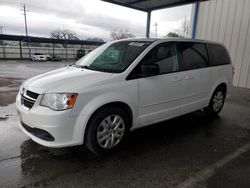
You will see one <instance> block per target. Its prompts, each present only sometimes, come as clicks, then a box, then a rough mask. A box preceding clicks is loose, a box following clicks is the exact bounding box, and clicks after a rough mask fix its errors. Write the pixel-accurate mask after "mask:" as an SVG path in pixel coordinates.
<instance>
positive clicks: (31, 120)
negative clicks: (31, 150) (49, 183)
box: [16, 94, 87, 148]
mask: <svg viewBox="0 0 250 188" xmlns="http://www.w3.org/2000/svg"><path fill="white" fill-rule="evenodd" d="M40 100H41V96H39V97H38V98H37V101H36V103H35V104H34V106H33V107H32V108H31V109H30V110H27V109H25V108H23V106H22V105H21V101H20V95H19V94H18V96H17V97H16V107H17V111H18V116H19V126H20V128H21V130H22V131H23V132H24V133H25V134H26V135H28V136H29V137H30V138H31V139H32V140H34V141H35V142H37V143H39V144H41V145H44V146H47V147H55V148H57V147H66V146H73V145H81V144H82V143H83V136H84V131H85V127H86V124H87V122H86V117H85V116H71V114H70V113H71V110H70V109H69V110H65V111H54V110H51V109H49V108H46V107H43V106H40V105H39V103H40ZM45 133H48V134H47V135H46V134H45ZM41 135H42V136H41ZM48 135H50V136H49V137H50V138H52V139H46V137H47V136H48Z"/></svg>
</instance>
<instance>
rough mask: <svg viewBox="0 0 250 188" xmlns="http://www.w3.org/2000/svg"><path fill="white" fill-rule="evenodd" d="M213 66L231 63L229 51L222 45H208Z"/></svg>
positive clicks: (210, 62)
mask: <svg viewBox="0 0 250 188" xmlns="http://www.w3.org/2000/svg"><path fill="white" fill-rule="evenodd" d="M207 46H208V51H209V57H210V61H209V64H210V65H211V66H216V65H226V64H229V63H230V58H229V55H228V53H227V50H226V48H225V47H224V46H222V45H220V44H207Z"/></svg>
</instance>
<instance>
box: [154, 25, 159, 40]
mask: <svg viewBox="0 0 250 188" xmlns="http://www.w3.org/2000/svg"><path fill="white" fill-rule="evenodd" d="M154 26H155V37H157V26H158V23H157V22H155V24H154Z"/></svg>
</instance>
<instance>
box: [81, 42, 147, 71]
mask: <svg viewBox="0 0 250 188" xmlns="http://www.w3.org/2000/svg"><path fill="white" fill-rule="evenodd" d="M150 44H151V42H147V41H119V42H115V43H111V42H109V43H106V44H104V45H102V46H100V47H98V48H96V49H95V50H94V51H92V52H90V53H89V54H87V55H86V56H84V57H83V58H81V59H80V60H78V61H77V62H76V66H81V67H84V68H86V69H91V70H96V71H103V72H112V73H120V72H123V71H124V70H125V69H126V68H127V67H128V66H129V65H130V64H131V63H132V62H133V61H134V60H135V59H136V58H137V57H138V56H139V55H140V54H141V53H142V51H144V50H145V49H146V48H147V47H148V46H149V45H150Z"/></svg>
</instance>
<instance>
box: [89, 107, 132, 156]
mask: <svg viewBox="0 0 250 188" xmlns="http://www.w3.org/2000/svg"><path fill="white" fill-rule="evenodd" d="M129 124H130V120H129V118H128V115H127V114H126V112H125V111H124V110H123V109H121V108H118V107H117V106H107V107H104V108H102V109H101V110H98V111H97V112H96V113H95V114H94V115H93V117H92V118H91V119H90V121H89V123H88V126H87V129H86V133H85V145H86V147H87V148H88V149H89V150H90V151H92V152H93V153H95V154H98V155H104V154H108V153H110V152H112V151H114V150H116V149H117V148H119V146H120V145H121V144H122V143H123V141H124V139H125V137H126V136H127V134H128V131H129V126H130V125H129Z"/></svg>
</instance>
